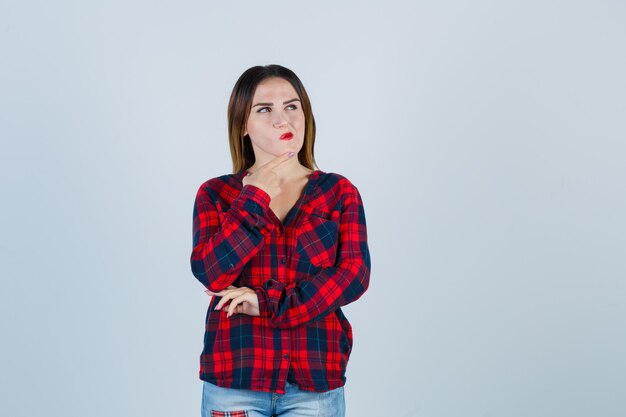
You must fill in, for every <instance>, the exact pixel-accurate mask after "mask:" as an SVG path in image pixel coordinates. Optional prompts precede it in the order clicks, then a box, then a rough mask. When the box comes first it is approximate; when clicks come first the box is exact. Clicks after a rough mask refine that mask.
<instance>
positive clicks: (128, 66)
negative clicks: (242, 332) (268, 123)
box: [0, 0, 626, 417]
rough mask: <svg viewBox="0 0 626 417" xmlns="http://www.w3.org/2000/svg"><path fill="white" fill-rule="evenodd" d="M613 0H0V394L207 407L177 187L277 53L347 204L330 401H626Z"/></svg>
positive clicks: (369, 408) (185, 207) (200, 166)
mask: <svg viewBox="0 0 626 417" xmlns="http://www.w3.org/2000/svg"><path fill="white" fill-rule="evenodd" d="M624 22H626V6H624V3H623V2H620V1H591V0H589V1H545V0H544V1H535V0H531V1H529V0H526V1H495V0H494V1H485V0H482V1H471V2H470V1H467V2H464V1H436V2H434V1H428V2H426V1H404V2H399V1H386V2H369V1H359V2H357V1H352V2H340V1H335V2H331V1H315V2H306V3H305V2H299V1H290V2H273V1H269V2H250V1H237V2H220V3H217V2H209V1H204V2H202V1H195V2H192V1H176V2H174V1H170V2H165V1H115V2H114V1H109V2H96V1H90V2H87V1H56V2H50V1H39V2H34V1H10V0H2V1H1V2H0V33H1V36H0V60H1V66H0V138H1V141H2V142H1V148H0V185H1V197H2V204H1V205H0V273H1V276H2V282H1V284H2V287H1V288H2V290H1V291H0V308H1V314H0V325H1V326H2V327H1V333H0V334H1V335H2V339H1V340H2V343H1V345H0V360H1V369H2V371H1V372H0V395H1V396H2V399H1V400H0V414H1V415H3V416H12V417H17V416H35V415H45V416H50V417H52V416H64V417H73V416H76V417H78V416H87V415H89V416H91V417H100V416H102V417H104V416H133V417H134V416H153V417H157V416H199V414H200V400H201V398H200V394H201V388H202V385H201V381H200V380H199V379H198V370H199V355H200V352H201V350H202V341H203V332H204V316H205V313H206V307H207V304H208V302H209V297H208V296H207V295H206V294H205V293H204V292H203V289H204V288H203V287H202V285H201V284H200V283H199V282H198V281H197V280H196V279H195V278H194V277H193V275H192V274H191V271H190V265H189V255H190V253H191V219H192V206H193V201H194V197H195V193H196V191H197V189H198V187H199V186H200V184H201V183H202V182H204V181H205V180H207V179H208V178H212V177H215V176H218V175H222V174H226V173H230V172H231V170H232V166H231V159H230V154H229V150H228V139H227V129H226V107H227V102H228V97H229V95H230V92H231V90H232V87H233V85H234V83H235V81H236V80H237V78H238V77H239V75H240V74H241V73H242V72H243V71H244V70H246V69H247V68H249V67H251V66H254V65H265V64H273V63H276V64H281V65H284V66H286V67H288V68H290V69H292V70H293V71H294V72H295V73H296V74H298V76H299V77H300V79H301V80H302V82H303V83H304V85H305V87H306V89H307V91H308V93H309V95H310V98H311V100H312V104H313V111H314V114H315V117H316V121H317V126H318V133H317V141H316V158H317V162H318V166H319V168H320V169H322V170H323V171H326V172H337V173H341V174H342V175H344V176H346V177H348V178H349V179H350V180H351V181H352V182H353V183H354V184H355V185H356V186H357V187H358V189H359V190H360V192H361V195H362V197H363V202H364V205H365V211H366V218H367V224H368V239H369V245H370V251H371V256H372V271H371V285H370V288H369V290H368V292H366V293H365V295H364V296H363V297H362V298H361V299H360V300H358V301H357V302H355V303H354V304H351V305H349V306H347V307H346V308H345V312H346V315H347V316H348V318H349V319H350V321H351V323H352V325H353V328H354V338H355V345H354V350H353V353H352V356H351V358H350V363H349V365H348V375H347V377H348V382H347V385H346V402H347V415H348V416H350V417H355V416H428V417H431V416H432V417H448V416H449V417H456V416H472V417H473V416H476V417H479V416H480V417H500V416H515V417H517V416H519V417H528V416H534V417H543V416H545V417H554V416H568V417H573V416H581V417H582V416H585V417H586V416H603V417H606V416H623V415H625V414H626V400H625V399H624V398H625V397H624V395H623V394H624V390H623V387H624V386H626V359H625V358H626V356H625V353H626V332H625V331H624V324H625V322H624V318H625V317H626V305H625V299H626V283H625V278H626V256H625V255H626V238H625V236H626V224H625V216H624V213H626V193H625V191H626V187H625V182H626V164H625V162H624V160H625V156H626V144H625V140H626V126H625V120H626V118H625V116H626V111H625V110H626V99H625V97H626V77H625V76H624V74H626V54H625V51H626V29H625V28H626V25H624Z"/></svg>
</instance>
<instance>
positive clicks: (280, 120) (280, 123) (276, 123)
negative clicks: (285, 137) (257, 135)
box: [274, 115, 287, 127]
mask: <svg viewBox="0 0 626 417" xmlns="http://www.w3.org/2000/svg"><path fill="white" fill-rule="evenodd" d="M286 123H287V122H286V121H285V119H284V118H283V117H282V116H281V115H278V116H277V117H276V118H275V119H274V127H283V126H284V125H285V124H286Z"/></svg>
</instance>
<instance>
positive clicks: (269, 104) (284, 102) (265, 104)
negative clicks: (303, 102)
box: [252, 98, 300, 107]
mask: <svg viewBox="0 0 626 417" xmlns="http://www.w3.org/2000/svg"><path fill="white" fill-rule="evenodd" d="M292 101H300V99H298V98H292V99H291V100H287V101H283V104H288V103H291V102H292ZM273 105H274V103H257V104H255V105H254V106H252V107H256V106H273Z"/></svg>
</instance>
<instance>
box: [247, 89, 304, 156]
mask: <svg viewBox="0 0 626 417" xmlns="http://www.w3.org/2000/svg"><path fill="white" fill-rule="evenodd" d="M304 128H305V117H304V112H303V111H302V106H301V103H300V99H299V98H298V93H296V90H295V89H294V88H293V86H292V85H291V83H290V82H289V81H287V80H285V79H283V78H278V77H272V78H267V79H265V80H263V81H262V82H260V83H259V84H258V85H257V88H256V90H255V92H254V97H253V98H252V108H251V109H250V116H248V120H247V124H246V132H245V134H247V135H249V136H250V141H251V142H252V147H253V149H254V155H255V158H256V160H257V161H259V162H261V161H268V160H270V159H272V158H274V157H275V156H278V155H282V154H284V153H285V152H287V151H293V152H296V153H298V152H299V151H300V148H302V145H303V144H304ZM285 133H291V134H292V135H293V136H292V138H291V139H289V140H283V139H280V137H281V135H283V134H285Z"/></svg>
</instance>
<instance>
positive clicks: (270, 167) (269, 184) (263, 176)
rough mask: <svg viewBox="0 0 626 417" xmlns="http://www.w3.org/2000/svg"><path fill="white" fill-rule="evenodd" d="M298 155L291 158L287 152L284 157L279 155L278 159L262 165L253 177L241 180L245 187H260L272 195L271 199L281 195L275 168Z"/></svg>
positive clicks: (247, 176)
mask: <svg viewBox="0 0 626 417" xmlns="http://www.w3.org/2000/svg"><path fill="white" fill-rule="evenodd" d="M295 154H296V153H295V152H294V153H293V155H291V156H289V152H285V153H284V154H282V155H278V156H277V157H276V158H274V159H272V160H271V161H269V162H268V163H266V164H265V165H261V166H260V167H259V168H258V169H257V170H256V171H255V172H254V173H252V174H251V175H246V176H244V177H243V179H242V180H241V182H242V184H243V185H248V184H251V185H254V186H256V187H259V188H260V189H262V190H263V191H265V192H266V193H268V194H269V195H270V198H274V197H275V196H277V195H278V194H280V191H281V190H280V186H279V184H278V174H277V173H276V172H274V168H276V167H278V166H279V165H280V164H282V163H283V162H285V161H288V160H290V159H291V158H293V156H294V155H295Z"/></svg>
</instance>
